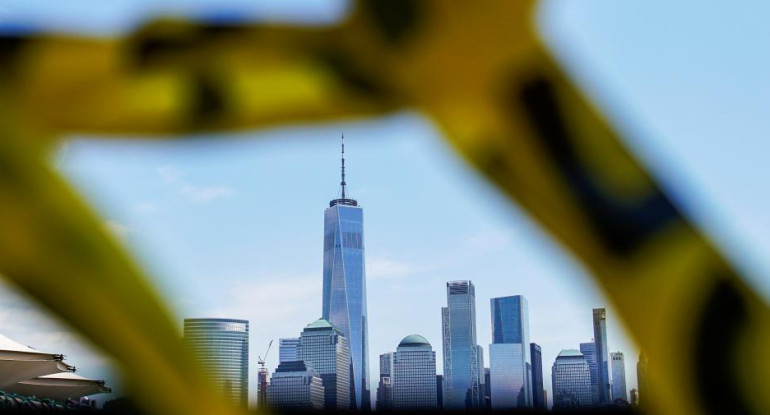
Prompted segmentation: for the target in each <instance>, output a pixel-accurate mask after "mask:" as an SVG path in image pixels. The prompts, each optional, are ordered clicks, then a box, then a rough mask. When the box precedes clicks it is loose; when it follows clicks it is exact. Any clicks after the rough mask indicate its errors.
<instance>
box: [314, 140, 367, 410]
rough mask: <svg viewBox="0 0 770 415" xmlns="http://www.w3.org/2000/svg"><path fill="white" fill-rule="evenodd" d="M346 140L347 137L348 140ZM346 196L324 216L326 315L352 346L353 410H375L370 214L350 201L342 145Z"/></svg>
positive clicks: (330, 206)
mask: <svg viewBox="0 0 770 415" xmlns="http://www.w3.org/2000/svg"><path fill="white" fill-rule="evenodd" d="M343 140H344V137H343ZM340 186H341V195H340V198H338V199H334V200H332V201H331V202H329V208H327V209H326V211H325V212H324V262H323V310H322V313H321V314H322V316H323V318H324V319H326V320H328V321H329V322H330V323H331V324H333V325H334V326H335V327H337V328H339V329H340V331H342V334H343V335H344V336H345V338H346V339H347V341H348V347H349V348H350V358H351V362H350V374H351V376H350V395H351V396H350V398H351V399H350V401H351V406H354V407H357V408H363V409H366V410H368V409H370V405H371V404H370V395H369V344H368V342H369V335H368V321H367V312H366V272H365V267H364V211H363V209H362V208H361V207H360V206H358V202H357V201H356V200H354V199H350V198H348V195H347V188H346V186H347V184H346V183H345V144H344V141H343V144H342V181H341V182H340Z"/></svg>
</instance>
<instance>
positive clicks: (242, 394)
mask: <svg viewBox="0 0 770 415" xmlns="http://www.w3.org/2000/svg"><path fill="white" fill-rule="evenodd" d="M183 341H184V344H185V346H186V347H187V348H188V349H189V350H191V351H192V353H193V354H194V355H195V356H196V358H197V359H198V361H199V363H200V365H201V367H202V368H203V371H204V373H205V374H206V375H207V376H208V377H209V378H210V379H211V380H212V382H213V383H214V386H215V387H216V388H217V390H218V391H219V392H220V393H222V394H223V395H224V396H225V398H227V399H228V400H230V401H231V402H233V403H234V404H235V405H238V406H240V407H242V408H246V407H247V406H248V396H249V322H248V321H247V320H235V319H228V318H188V319H185V320H184V339H183Z"/></svg>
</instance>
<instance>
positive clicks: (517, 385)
mask: <svg viewBox="0 0 770 415" xmlns="http://www.w3.org/2000/svg"><path fill="white" fill-rule="evenodd" d="M490 305H491V308H492V344H490V345H489V374H490V376H489V379H490V382H491V383H492V385H491V395H492V396H491V398H492V409H507V408H527V407H531V406H532V360H531V358H530V346H529V312H528V307H527V299H526V298H524V296H521V295H514V296H511V297H500V298H493V299H491V300H490Z"/></svg>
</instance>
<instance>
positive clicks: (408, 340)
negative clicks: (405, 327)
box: [398, 334, 430, 347]
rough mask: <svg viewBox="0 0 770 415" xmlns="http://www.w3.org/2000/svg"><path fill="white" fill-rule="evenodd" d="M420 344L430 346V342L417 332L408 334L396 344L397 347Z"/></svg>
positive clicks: (418, 345)
mask: <svg viewBox="0 0 770 415" xmlns="http://www.w3.org/2000/svg"><path fill="white" fill-rule="evenodd" d="M420 346H428V347H430V342H429V341H428V340H427V339H426V338H425V337H422V336H420V335H419V334H410V335H408V336H406V337H404V340H401V343H399V344H398V347H420Z"/></svg>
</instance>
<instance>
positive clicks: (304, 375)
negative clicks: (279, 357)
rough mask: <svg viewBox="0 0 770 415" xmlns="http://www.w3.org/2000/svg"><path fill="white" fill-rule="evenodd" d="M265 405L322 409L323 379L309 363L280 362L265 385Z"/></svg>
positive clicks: (276, 407) (282, 407)
mask: <svg viewBox="0 0 770 415" xmlns="http://www.w3.org/2000/svg"><path fill="white" fill-rule="evenodd" d="M267 405H268V406H270V407H271V408H275V409H291V410H303V409H304V410H309V409H324V387H323V381H322V380H321V377H320V376H319V375H318V373H317V372H316V371H315V370H314V369H313V366H312V365H311V364H310V363H306V362H302V361H295V362H281V363H280V364H279V365H278V368H276V369H275V372H273V376H272V377H271V379H270V385H269V386H268V387H267Z"/></svg>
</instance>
